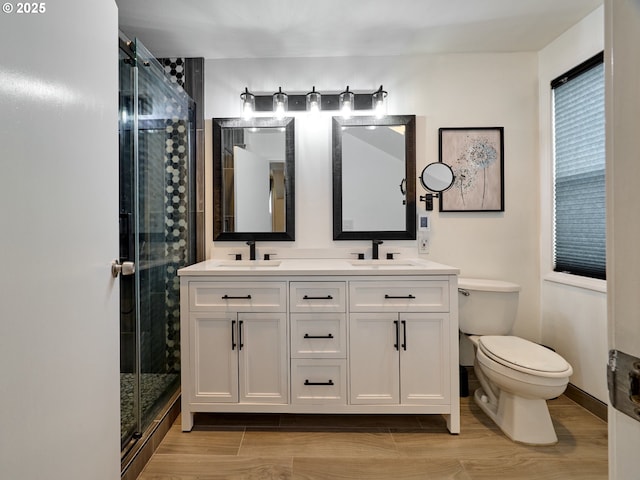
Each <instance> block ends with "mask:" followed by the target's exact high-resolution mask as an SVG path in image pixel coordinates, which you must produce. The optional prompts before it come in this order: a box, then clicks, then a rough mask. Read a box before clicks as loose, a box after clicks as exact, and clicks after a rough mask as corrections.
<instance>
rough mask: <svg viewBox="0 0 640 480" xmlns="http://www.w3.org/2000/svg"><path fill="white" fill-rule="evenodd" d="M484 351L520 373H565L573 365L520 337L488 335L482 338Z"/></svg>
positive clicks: (480, 342)
mask: <svg viewBox="0 0 640 480" xmlns="http://www.w3.org/2000/svg"><path fill="white" fill-rule="evenodd" d="M478 345H479V346H480V348H481V349H482V351H483V352H484V353H485V354H487V355H488V356H489V357H491V358H493V359H494V360H496V361H497V362H500V363H502V364H503V365H506V366H511V367H512V368H514V369H516V370H519V371H523V372H526V371H528V370H529V371H533V372H544V373H563V372H567V371H568V370H571V365H569V364H568V363H567V361H566V360H565V359H564V358H562V357H561V356H560V355H558V354H557V353H555V352H554V351H552V350H549V349H548V348H545V347H543V346H542V345H538V344H537V343H533V342H530V341H529V340H525V339H524V338H520V337H512V336H501V335H486V336H482V337H480V339H479V341H478Z"/></svg>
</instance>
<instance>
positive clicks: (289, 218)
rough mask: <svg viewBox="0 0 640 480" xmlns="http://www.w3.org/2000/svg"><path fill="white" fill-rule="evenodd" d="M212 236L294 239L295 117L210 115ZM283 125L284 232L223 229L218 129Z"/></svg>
mask: <svg viewBox="0 0 640 480" xmlns="http://www.w3.org/2000/svg"><path fill="white" fill-rule="evenodd" d="M212 123H213V240H214V241H215V242H220V241H237V240H259V241H274V242H275V241H294V240H295V216H296V213H295V178H296V170H295V168H296V165H295V164H296V161H295V120H294V119H293V118H291V117H287V118H283V119H279V118H274V117H262V118H260V117H259V118H252V119H250V120H245V119H243V118H214V119H213V122H212ZM253 127H256V128H284V129H285V169H286V170H285V171H286V176H285V195H286V207H285V215H286V220H285V231H284V232H225V231H224V222H223V218H222V217H223V215H222V196H223V191H222V188H223V187H222V181H223V180H222V148H221V145H222V131H223V129H225V128H253Z"/></svg>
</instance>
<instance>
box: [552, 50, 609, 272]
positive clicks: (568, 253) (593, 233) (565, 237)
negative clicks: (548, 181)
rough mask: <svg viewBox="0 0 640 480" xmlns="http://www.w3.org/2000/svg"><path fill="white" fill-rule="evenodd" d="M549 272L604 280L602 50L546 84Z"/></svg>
mask: <svg viewBox="0 0 640 480" xmlns="http://www.w3.org/2000/svg"><path fill="white" fill-rule="evenodd" d="M551 88H552V94H553V95H552V97H553V120H554V126H553V133H554V160H555V169H554V174H555V175H554V192H555V194H554V195H555V196H554V270H555V271H556V272H564V273H570V274H574V275H581V276H585V277H592V278H600V279H604V278H605V267H606V263H605V240H606V225H605V176H604V175H605V173H604V172H605V125H604V63H603V54H602V53H600V54H598V55H596V56H595V57H593V58H591V59H589V60H587V61H586V62H584V63H583V64H581V65H578V66H577V67H576V68H574V69H572V70H570V71H569V72H567V73H566V74H565V75H562V76H561V77H559V78H557V79H556V80H554V81H553V82H551Z"/></svg>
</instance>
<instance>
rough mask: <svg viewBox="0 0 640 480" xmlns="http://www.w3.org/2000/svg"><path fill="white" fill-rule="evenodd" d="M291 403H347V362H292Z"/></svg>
mask: <svg viewBox="0 0 640 480" xmlns="http://www.w3.org/2000/svg"><path fill="white" fill-rule="evenodd" d="M291 401H292V403H294V404H318V405H327V404H336V403H338V404H342V405H345V404H346V403H347V361H346V360H344V359H336V360H329V359H327V360H311V359H309V360H307V359H303V360H292V361H291Z"/></svg>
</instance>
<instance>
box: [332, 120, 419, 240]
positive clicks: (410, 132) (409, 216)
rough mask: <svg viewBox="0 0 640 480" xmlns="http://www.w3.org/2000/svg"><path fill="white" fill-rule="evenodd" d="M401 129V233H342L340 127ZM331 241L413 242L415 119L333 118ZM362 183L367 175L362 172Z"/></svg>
mask: <svg viewBox="0 0 640 480" xmlns="http://www.w3.org/2000/svg"><path fill="white" fill-rule="evenodd" d="M373 125H375V126H393V125H404V126H405V146H404V151H405V179H406V185H405V188H406V197H405V198H406V205H405V217H406V219H405V225H406V229H405V230H383V231H348V232H345V231H343V230H342V127H356V126H362V127H365V126H373ZM332 129H333V132H332V138H333V239H334V240H415V239H416V178H417V177H416V116H415V115H388V116H385V117H382V118H377V117H373V116H360V117H352V118H343V117H333V124H332ZM362 178H363V181H366V178H367V172H363V175H362Z"/></svg>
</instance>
